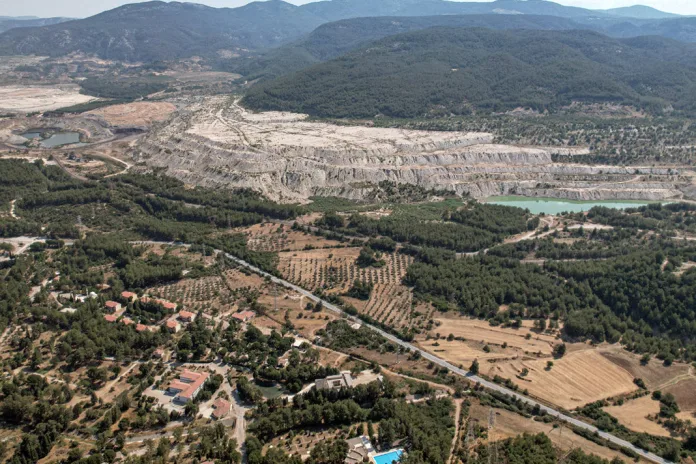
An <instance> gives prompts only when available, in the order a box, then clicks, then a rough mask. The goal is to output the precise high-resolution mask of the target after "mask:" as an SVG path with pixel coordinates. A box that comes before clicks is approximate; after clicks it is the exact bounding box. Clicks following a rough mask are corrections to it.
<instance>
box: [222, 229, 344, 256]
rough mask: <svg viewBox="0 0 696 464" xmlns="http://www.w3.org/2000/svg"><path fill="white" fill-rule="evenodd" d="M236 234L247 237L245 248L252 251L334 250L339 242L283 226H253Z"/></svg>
mask: <svg viewBox="0 0 696 464" xmlns="http://www.w3.org/2000/svg"><path fill="white" fill-rule="evenodd" d="M236 232H240V233H243V234H244V235H246V236H247V240H248V241H247V246H248V247H249V248H250V249H252V250H254V251H271V252H278V251H300V250H305V249H308V248H334V247H338V246H341V243H340V242H337V241H335V240H327V239H325V238H322V237H316V236H314V235H309V234H305V233H304V232H300V231H297V230H293V229H292V227H290V226H288V225H285V224H276V223H266V224H255V225H253V226H250V227H245V228H243V229H236Z"/></svg>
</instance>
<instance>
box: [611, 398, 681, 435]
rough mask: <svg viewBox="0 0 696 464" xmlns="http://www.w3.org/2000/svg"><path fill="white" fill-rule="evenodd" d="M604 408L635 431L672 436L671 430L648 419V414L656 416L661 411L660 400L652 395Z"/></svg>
mask: <svg viewBox="0 0 696 464" xmlns="http://www.w3.org/2000/svg"><path fill="white" fill-rule="evenodd" d="M604 410H605V411H606V412H608V413H609V414H611V415H612V416H614V417H616V418H617V419H618V420H619V422H620V423H621V424H623V425H625V426H626V427H628V428H629V429H631V430H633V431H634V432H645V433H649V434H650V435H656V436H659V437H669V436H670V433H669V430H667V429H666V428H664V427H662V426H661V425H660V424H658V423H657V422H653V421H651V420H649V419H647V416H648V415H651V416H656V415H657V414H658V413H659V412H660V402H659V401H655V400H654V399H652V398H651V396H650V395H647V396H642V397H640V398H637V399H635V400H629V401H626V402H625V403H624V404H623V405H621V406H609V407H606V408H604Z"/></svg>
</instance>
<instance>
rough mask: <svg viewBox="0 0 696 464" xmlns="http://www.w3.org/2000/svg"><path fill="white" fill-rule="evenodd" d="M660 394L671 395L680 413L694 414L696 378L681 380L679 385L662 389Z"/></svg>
mask: <svg viewBox="0 0 696 464" xmlns="http://www.w3.org/2000/svg"><path fill="white" fill-rule="evenodd" d="M662 392H663V393H671V394H673V395H674V397H675V398H676V399H677V404H678V405H679V409H681V410H682V412H686V413H694V412H696V378H694V377H691V378H689V379H686V380H682V381H681V382H679V383H676V384H674V385H672V386H669V387H667V388H665V389H663V390H662ZM694 422H696V421H694Z"/></svg>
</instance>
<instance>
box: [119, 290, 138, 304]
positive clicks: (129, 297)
mask: <svg viewBox="0 0 696 464" xmlns="http://www.w3.org/2000/svg"><path fill="white" fill-rule="evenodd" d="M121 298H123V299H124V300H126V301H129V302H133V301H135V300H137V299H138V295H136V294H135V293H133V292H121Z"/></svg>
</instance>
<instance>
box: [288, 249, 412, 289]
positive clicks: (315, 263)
mask: <svg viewBox="0 0 696 464" xmlns="http://www.w3.org/2000/svg"><path fill="white" fill-rule="evenodd" d="M359 254H360V248H333V249H321V250H307V251H297V252H285V253H279V254H278V257H279V263H278V269H279V270H280V272H281V273H282V274H283V277H285V278H286V279H287V280H289V281H291V282H294V283H296V284H298V285H300V286H302V287H304V288H306V289H309V290H315V289H319V288H324V289H328V290H333V291H334V292H337V293H343V292H345V291H347V290H348V289H349V288H350V286H351V285H352V283H353V282H354V281H355V279H360V280H362V281H363V282H370V283H373V284H398V283H400V282H401V278H402V277H403V276H404V275H405V273H406V270H407V269H408V266H409V265H410V264H411V262H412V261H413V258H412V257H410V256H406V255H403V254H400V253H393V254H391V255H384V259H385V261H386V265H385V266H384V267H381V268H372V267H370V268H360V267H358V266H357V265H356V264H355V260H356V259H357V258H358V255H359Z"/></svg>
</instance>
